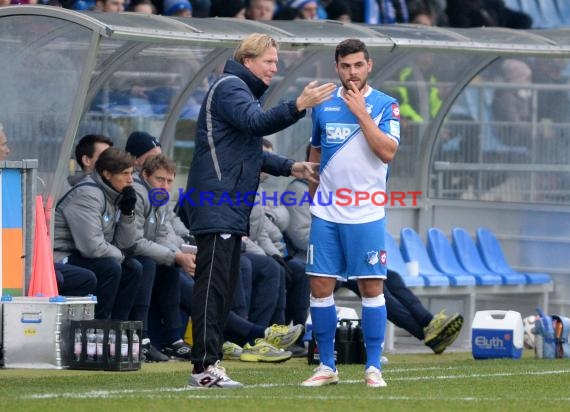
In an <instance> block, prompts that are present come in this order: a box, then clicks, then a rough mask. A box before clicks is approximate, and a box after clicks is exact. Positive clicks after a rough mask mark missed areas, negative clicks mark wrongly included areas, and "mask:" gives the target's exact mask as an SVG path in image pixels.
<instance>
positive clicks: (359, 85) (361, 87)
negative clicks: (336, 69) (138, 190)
mask: <svg viewBox="0 0 570 412" xmlns="http://www.w3.org/2000/svg"><path fill="white" fill-rule="evenodd" d="M367 80H368V77H365V78H364V79H358V80H357V81H355V80H353V82H354V83H355V84H356V88H357V89H358V90H359V91H364V89H366V82H367ZM350 81H351V80H350V79H347V80H346V81H343V82H342V87H344V88H345V90H352V87H350Z"/></svg>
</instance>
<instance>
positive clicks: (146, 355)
mask: <svg viewBox="0 0 570 412" xmlns="http://www.w3.org/2000/svg"><path fill="white" fill-rule="evenodd" d="M141 353H142V358H143V359H144V361H145V362H167V361H168V360H169V358H168V356H166V355H164V354H163V353H162V352H160V351H159V350H158V349H156V348H155V347H154V346H152V344H151V343H150V341H148V342H145V343H143V344H142V345H141Z"/></svg>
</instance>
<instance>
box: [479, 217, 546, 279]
mask: <svg viewBox="0 0 570 412" xmlns="http://www.w3.org/2000/svg"><path fill="white" fill-rule="evenodd" d="M477 249H479V253H480V254H481V258H482V259H483V262H485V265H487V267H488V268H489V269H490V270H492V271H493V272H495V273H498V274H500V275H521V274H522V275H524V276H525V277H526V283H529V284H544V283H550V282H551V281H552V278H551V277H550V275H548V274H546V273H521V272H517V271H516V270H514V269H513V268H512V267H511V265H509V263H508V262H507V259H506V258H505V255H504V253H503V249H502V248H501V244H500V243H499V241H498V240H497V238H496V236H495V235H494V234H493V232H491V231H490V230H489V229H486V228H483V227H480V228H479V229H477Z"/></svg>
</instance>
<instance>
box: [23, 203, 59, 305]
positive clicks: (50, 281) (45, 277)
mask: <svg viewBox="0 0 570 412" xmlns="http://www.w3.org/2000/svg"><path fill="white" fill-rule="evenodd" d="M58 294H59V292H58V290H57V281H56V277H55V268H54V266H53V254H52V249H51V242H50V239H49V235H48V231H47V226H46V219H45V214H44V205H43V201H42V197H41V196H36V228H35V233H34V257H33V259H32V278H31V279H30V286H29V288H28V296H37V295H42V296H46V297H53V296H57V295H58Z"/></svg>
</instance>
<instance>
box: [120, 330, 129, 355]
mask: <svg viewBox="0 0 570 412" xmlns="http://www.w3.org/2000/svg"><path fill="white" fill-rule="evenodd" d="M128 359H129V338H128V337H127V331H125V330H122V331H121V360H128Z"/></svg>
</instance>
